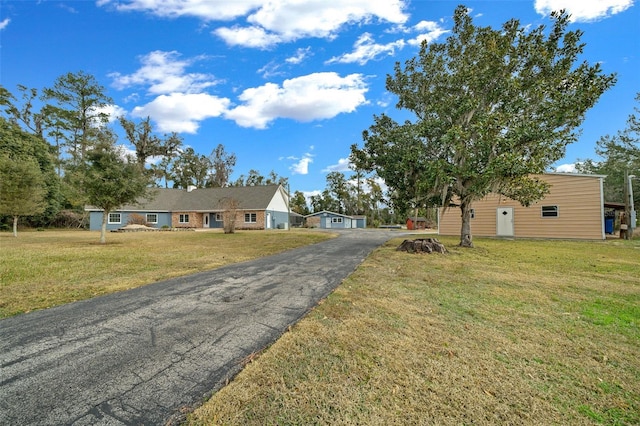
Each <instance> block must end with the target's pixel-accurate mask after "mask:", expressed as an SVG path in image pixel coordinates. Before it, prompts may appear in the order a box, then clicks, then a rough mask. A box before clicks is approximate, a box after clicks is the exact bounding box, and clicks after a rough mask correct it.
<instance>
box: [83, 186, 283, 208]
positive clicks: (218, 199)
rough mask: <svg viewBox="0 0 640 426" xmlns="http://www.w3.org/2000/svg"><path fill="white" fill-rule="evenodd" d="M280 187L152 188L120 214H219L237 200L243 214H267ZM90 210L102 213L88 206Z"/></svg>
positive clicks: (126, 206)
mask: <svg viewBox="0 0 640 426" xmlns="http://www.w3.org/2000/svg"><path fill="white" fill-rule="evenodd" d="M279 188H280V186H279V185H260V186H233V187H227V188H201V189H194V190H193V191H191V192H188V191H187V190H184V189H173V188H152V189H151V190H150V193H149V194H148V196H147V197H144V198H140V199H139V200H138V201H137V202H136V203H133V204H127V205H125V206H122V207H121V208H119V209H118V210H128V211H156V212H162V211H216V210H220V211H223V210H225V206H224V204H225V201H226V200H229V199H233V200H235V201H237V203H238V207H237V208H238V209H239V210H265V209H266V208H267V207H268V206H269V203H270V202H271V200H272V199H273V197H274V195H275V194H276V191H278V189H279ZM86 210H100V209H98V208H96V207H94V206H87V207H86Z"/></svg>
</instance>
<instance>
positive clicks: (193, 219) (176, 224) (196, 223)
mask: <svg viewBox="0 0 640 426" xmlns="http://www.w3.org/2000/svg"><path fill="white" fill-rule="evenodd" d="M181 214H188V215H189V223H180V215H181ZM171 227H173V228H202V213H194V212H176V213H172V214H171Z"/></svg>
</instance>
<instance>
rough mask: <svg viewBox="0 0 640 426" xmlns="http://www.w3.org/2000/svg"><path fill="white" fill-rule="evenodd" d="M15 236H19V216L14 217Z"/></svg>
mask: <svg viewBox="0 0 640 426" xmlns="http://www.w3.org/2000/svg"><path fill="white" fill-rule="evenodd" d="M13 236H14V237H17V236H18V216H14V217H13Z"/></svg>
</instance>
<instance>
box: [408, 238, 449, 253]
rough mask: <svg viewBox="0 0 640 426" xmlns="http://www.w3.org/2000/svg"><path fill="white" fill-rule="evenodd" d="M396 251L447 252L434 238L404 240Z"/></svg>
mask: <svg viewBox="0 0 640 426" xmlns="http://www.w3.org/2000/svg"><path fill="white" fill-rule="evenodd" d="M396 251H406V252H407V253H433V252H437V253H442V254H445V253H448V251H447V248H446V247H445V246H444V244H442V243H441V242H440V241H438V240H437V239H435V238H419V239H417V240H404V241H403V242H402V243H401V244H400V245H399V246H398V247H397V248H396Z"/></svg>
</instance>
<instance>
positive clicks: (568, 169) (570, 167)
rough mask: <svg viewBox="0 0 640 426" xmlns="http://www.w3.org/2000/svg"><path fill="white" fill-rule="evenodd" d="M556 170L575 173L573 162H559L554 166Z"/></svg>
mask: <svg viewBox="0 0 640 426" xmlns="http://www.w3.org/2000/svg"><path fill="white" fill-rule="evenodd" d="M556 172H558V173H576V172H577V170H576V165H575V164H560V165H559V166H558V167H556Z"/></svg>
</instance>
